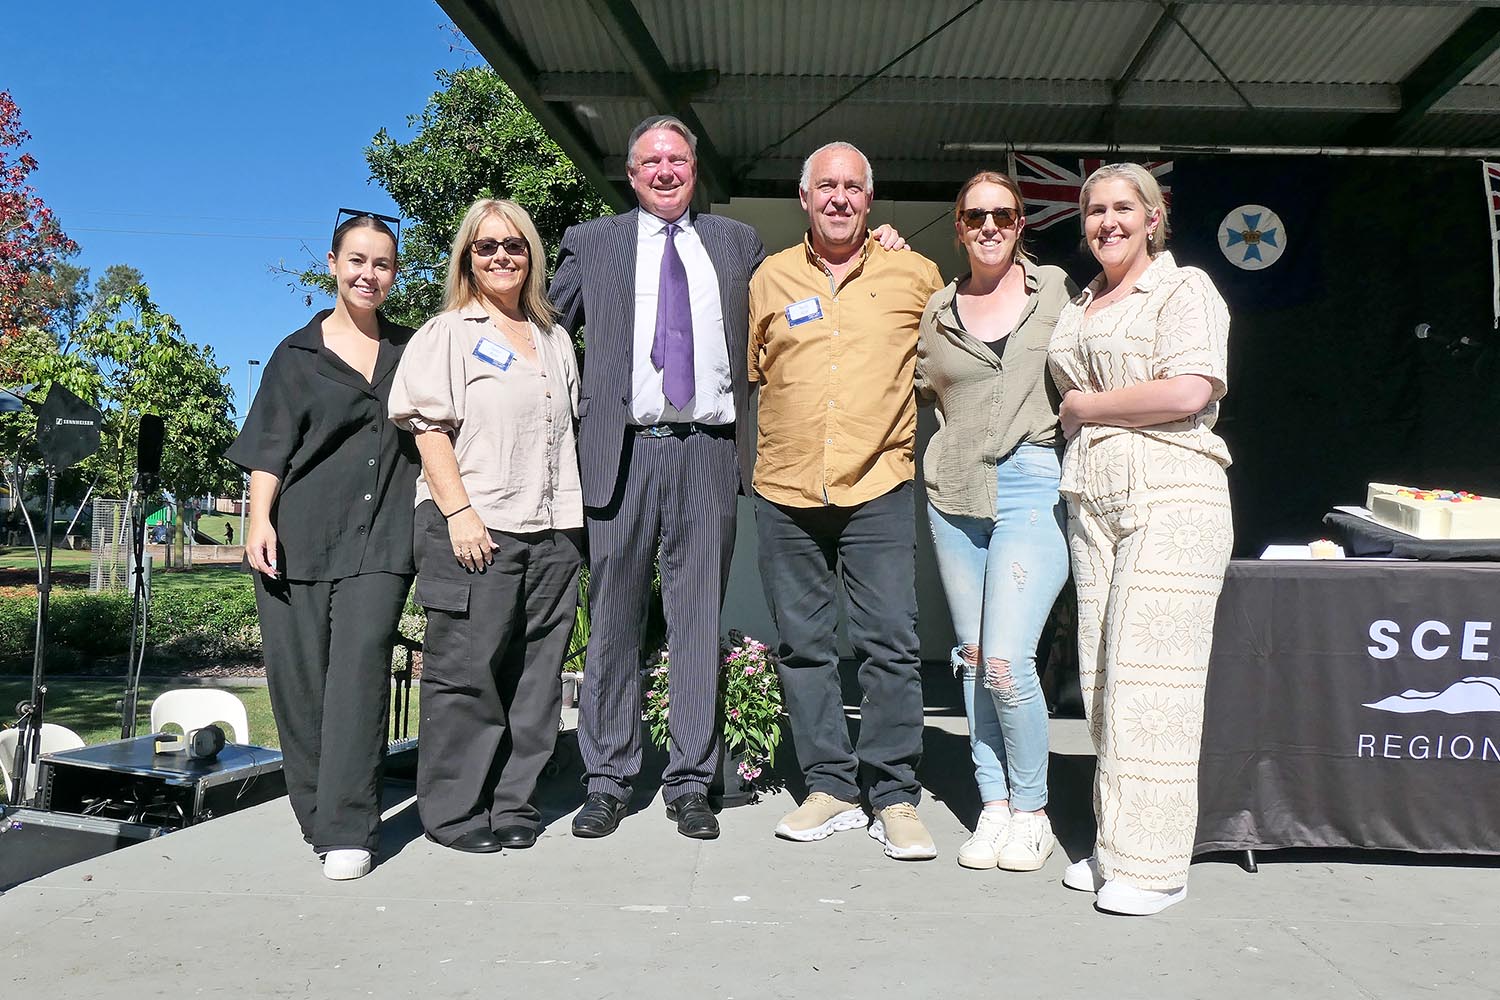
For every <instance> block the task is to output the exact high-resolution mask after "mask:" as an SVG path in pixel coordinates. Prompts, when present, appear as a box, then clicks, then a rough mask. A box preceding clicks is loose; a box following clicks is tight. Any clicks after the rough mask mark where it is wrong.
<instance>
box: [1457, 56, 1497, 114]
mask: <svg viewBox="0 0 1500 1000" xmlns="http://www.w3.org/2000/svg"><path fill="white" fill-rule="evenodd" d="M1464 83H1477V84H1482V85H1484V86H1490V87H1494V86H1500V52H1496V53H1495V54H1494V55H1492V56H1490V57H1489V58H1488V59H1486V60H1485V61H1484V62H1482V63H1480V64H1479V66H1478V67H1477V68H1475V70H1474V72H1472V73H1470V74H1469V75H1468V76H1466V77H1464ZM1495 107H1497V108H1500V102H1497V103H1496V105H1495Z"/></svg>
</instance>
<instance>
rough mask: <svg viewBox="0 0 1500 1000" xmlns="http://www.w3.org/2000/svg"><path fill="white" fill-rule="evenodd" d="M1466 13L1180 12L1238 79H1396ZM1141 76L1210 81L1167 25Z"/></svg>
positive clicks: (1203, 8)
mask: <svg viewBox="0 0 1500 1000" xmlns="http://www.w3.org/2000/svg"><path fill="white" fill-rule="evenodd" d="M1469 13H1470V11H1467V10H1464V9H1462V8H1453V7H1402V6H1399V5H1397V4H1388V5H1386V6H1383V7H1362V6H1347V5H1318V4H1309V5H1306V6H1300V5H1293V4H1275V5H1270V4H1186V5H1183V6H1182V7H1181V8H1179V18H1180V19H1181V22H1182V24H1183V26H1184V27H1186V28H1187V30H1188V31H1190V32H1192V34H1193V37H1195V38H1197V39H1198V42H1199V43H1200V44H1201V45H1202V46H1203V47H1204V48H1205V49H1207V50H1208V52H1209V53H1210V54H1212V55H1213V57H1214V59H1215V60H1216V61H1217V62H1218V64H1219V65H1220V66H1222V67H1223V68H1224V71H1225V72H1226V73H1228V74H1229V78H1230V79H1231V80H1234V81H1235V82H1237V83H1246V82H1271V81H1278V82H1285V83H1395V82H1398V81H1400V80H1401V79H1402V78H1403V77H1405V76H1406V75H1407V74H1408V73H1410V72H1411V70H1412V69H1413V67H1415V66H1416V65H1417V64H1418V63H1419V62H1421V61H1422V59H1423V58H1424V57H1426V55H1427V54H1428V53H1429V52H1431V51H1432V49H1433V48H1434V47H1435V45H1436V43H1437V42H1438V41H1440V40H1442V39H1443V38H1445V37H1447V35H1448V34H1449V33H1450V32H1452V30H1453V29H1454V28H1456V27H1458V25H1459V24H1461V23H1462V22H1463V20H1464V18H1466V17H1467V16H1468V15H1469ZM1140 76H1141V79H1144V80H1216V79H1219V75H1218V73H1217V72H1215V71H1214V69H1213V67H1212V66H1211V65H1209V63H1208V60H1206V59H1204V57H1203V54H1202V53H1200V52H1199V51H1198V49H1197V47H1195V46H1194V45H1193V43H1192V41H1191V40H1189V38H1188V37H1187V35H1186V34H1185V33H1184V32H1183V31H1181V30H1180V29H1175V28H1174V29H1173V30H1172V31H1169V32H1168V33H1167V35H1166V37H1165V38H1164V39H1163V44H1162V46H1161V48H1160V49H1158V50H1157V54H1156V55H1155V56H1154V57H1153V58H1151V59H1150V60H1148V61H1147V64H1146V65H1145V66H1144V67H1143V68H1142V71H1141V73H1140Z"/></svg>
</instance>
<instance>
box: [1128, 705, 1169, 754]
mask: <svg viewBox="0 0 1500 1000" xmlns="http://www.w3.org/2000/svg"><path fill="white" fill-rule="evenodd" d="M1125 712H1126V714H1125V726H1124V731H1125V736H1126V738H1128V739H1129V740H1130V741H1131V743H1132V744H1135V745H1138V746H1148V747H1150V748H1151V752H1152V753H1156V752H1157V751H1158V750H1159V749H1160V748H1161V746H1162V744H1166V745H1168V746H1174V747H1175V746H1176V745H1177V744H1178V743H1179V742H1181V740H1182V730H1181V729H1180V728H1178V727H1177V726H1176V725H1174V724H1173V707H1172V706H1171V705H1170V704H1168V703H1167V702H1166V701H1164V700H1162V698H1161V696H1160V695H1141V696H1139V697H1137V698H1135V699H1134V700H1132V701H1131V703H1130V705H1129V707H1128V708H1127V709H1126V710H1125Z"/></svg>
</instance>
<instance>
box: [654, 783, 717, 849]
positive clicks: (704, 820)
mask: <svg viewBox="0 0 1500 1000" xmlns="http://www.w3.org/2000/svg"><path fill="white" fill-rule="evenodd" d="M667 819H675V820H676V821H677V832H678V833H680V834H682V835H683V836H684V837H692V838H693V839H694V840H713V839H714V838H716V837H718V835H719V821H718V819H716V818H715V817H714V811H713V809H712V808H710V807H709V804H708V796H707V795H704V794H702V793H701V792H690V793H689V794H687V795H684V796H683V797H682V798H680V799H674V800H672V801H671V802H668V803H667Z"/></svg>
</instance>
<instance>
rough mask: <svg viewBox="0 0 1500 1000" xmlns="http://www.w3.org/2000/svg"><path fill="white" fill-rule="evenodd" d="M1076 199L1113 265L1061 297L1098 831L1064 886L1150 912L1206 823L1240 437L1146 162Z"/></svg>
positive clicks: (1206, 298) (1056, 346)
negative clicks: (1213, 664) (1219, 626)
mask: <svg viewBox="0 0 1500 1000" xmlns="http://www.w3.org/2000/svg"><path fill="white" fill-rule="evenodd" d="M1079 208H1080V211H1081V212H1082V215H1083V231H1084V238H1085V241H1086V242H1087V244H1088V246H1089V249H1090V250H1091V251H1093V254H1094V257H1095V258H1096V259H1097V260H1098V261H1099V264H1100V266H1101V267H1102V268H1103V273H1102V274H1100V275H1099V277H1098V278H1096V279H1095V280H1094V281H1093V283H1091V284H1090V285H1089V286H1088V288H1086V289H1084V291H1083V293H1082V294H1081V295H1079V296H1078V298H1076V299H1075V300H1074V301H1073V302H1071V303H1070V304H1069V305H1068V306H1067V308H1065V309H1064V310H1063V313H1062V316H1061V317H1060V318H1059V319H1058V323H1057V330H1056V331H1055V332H1054V334H1053V336H1052V344H1051V347H1050V349H1049V362H1050V366H1051V370H1052V374H1053V377H1054V378H1055V379H1056V381H1057V386H1058V389H1059V390H1061V391H1062V393H1063V397H1062V405H1061V407H1060V409H1059V419H1060V421H1061V423H1062V429H1063V433H1064V434H1065V435H1066V436H1067V437H1068V446H1067V451H1066V454H1065V455H1064V458H1063V470H1062V493H1063V496H1064V498H1065V499H1066V500H1067V504H1068V547H1069V550H1070V553H1071V556H1072V561H1073V579H1074V582H1075V584H1076V586H1077V588H1078V652H1079V657H1078V659H1079V670H1080V674H1081V680H1082V685H1083V698H1084V707H1085V709H1086V711H1087V714H1088V718H1089V730H1090V733H1091V735H1092V736H1093V740H1094V749H1095V751H1096V752H1097V754H1098V762H1099V765H1098V773H1097V779H1096V781H1095V787H1094V810H1095V814H1096V817H1097V819H1098V826H1099V833H1098V839H1097V841H1096V843H1095V849H1094V854H1093V856H1091V857H1089V858H1087V859H1085V860H1082V861H1079V862H1077V863H1076V864H1073V865H1070V866H1069V867H1068V870H1067V872H1066V873H1065V874H1064V876H1063V884H1064V885H1066V886H1068V887H1069V888H1072V889H1081V890H1086V891H1091V892H1096V893H1097V894H1098V895H1097V898H1096V902H1097V904H1098V906H1099V908H1100V909H1101V910H1104V911H1106V912H1111V913H1125V914H1136V915H1142V914H1149V913H1156V912H1159V911H1160V910H1163V909H1165V908H1166V907H1168V906H1171V905H1173V904H1174V903H1178V902H1180V901H1181V900H1182V899H1184V898H1186V896H1187V876H1188V864H1189V862H1190V861H1191V860H1192V852H1193V836H1194V832H1195V830H1196V826H1197V822H1198V784H1197V782H1198V750H1199V744H1200V741H1201V737H1202V731H1203V689H1204V684H1205V681H1206V679H1207V676H1208V655H1209V649H1210V647H1211V645H1212V643H1213V622H1214V609H1215V606H1216V604H1217V603H1218V597H1219V589H1220V587H1221V586H1222V584H1223V581H1224V570H1225V568H1226V567H1227V565H1228V562H1229V550H1230V545H1231V543H1232V541H1233V527H1232V524H1231V520H1230V510H1229V489H1228V486H1227V484H1226V481H1225V477H1224V469H1225V467H1226V466H1228V465H1229V451H1228V449H1227V448H1226V447H1225V445H1224V442H1223V440H1222V439H1221V438H1219V436H1218V435H1216V434H1215V433H1214V432H1213V427H1214V422H1215V420H1216V419H1217V418H1218V413H1219V400H1220V399H1221V398H1223V396H1224V392H1225V384H1226V374H1225V372H1226V355H1227V346H1228V338H1229V312H1228V310H1227V309H1226V308H1225V305H1224V300H1223V299H1222V298H1220V296H1219V293H1218V292H1217V291H1216V290H1215V289H1214V286H1213V283H1212V282H1211V281H1210V280H1209V278H1208V275H1206V274H1204V273H1203V272H1202V271H1200V270H1198V269H1197V268H1192V267H1178V266H1177V264H1176V262H1174V261H1173V259H1172V255H1171V254H1169V253H1167V252H1166V250H1165V246H1166V234H1167V207H1166V203H1165V201H1164V199H1163V198H1162V194H1161V188H1160V187H1159V186H1158V185H1157V183H1156V179H1155V178H1154V177H1152V176H1151V174H1150V172H1149V171H1147V170H1145V169H1144V168H1142V167H1140V166H1138V165H1136V164H1133V163H1117V164H1111V165H1109V166H1105V167H1100V168H1099V169H1098V170H1096V171H1095V172H1094V173H1093V174H1092V175H1091V176H1090V177H1089V178H1088V180H1087V181H1086V182H1085V183H1084V186H1083V191H1082V196H1081V197H1080V198H1079Z"/></svg>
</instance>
